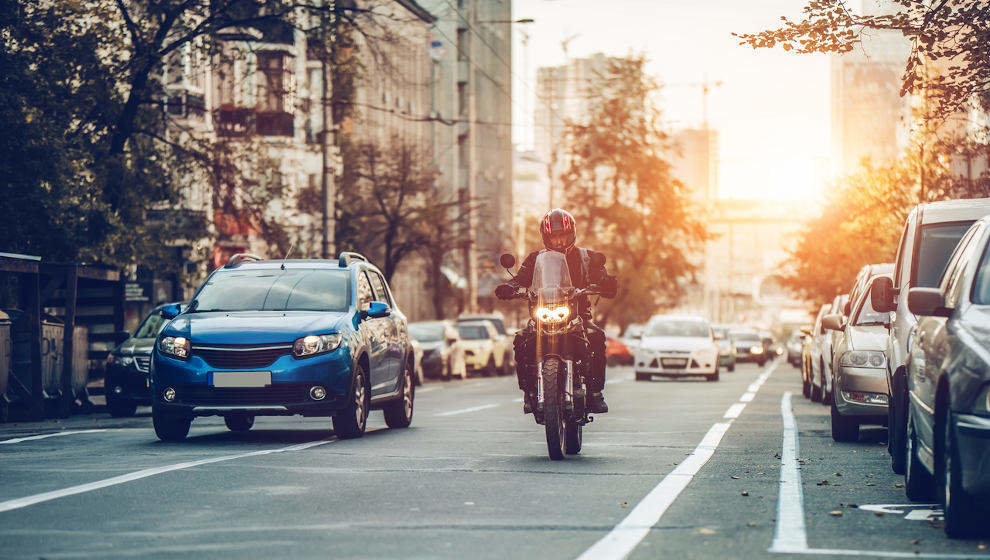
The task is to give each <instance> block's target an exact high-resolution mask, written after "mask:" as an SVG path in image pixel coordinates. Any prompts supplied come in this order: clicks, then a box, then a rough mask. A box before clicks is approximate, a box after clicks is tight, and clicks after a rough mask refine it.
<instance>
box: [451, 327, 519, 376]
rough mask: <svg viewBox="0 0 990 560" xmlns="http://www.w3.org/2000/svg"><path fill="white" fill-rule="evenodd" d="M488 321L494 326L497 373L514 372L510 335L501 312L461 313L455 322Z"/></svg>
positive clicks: (513, 354)
mask: <svg viewBox="0 0 990 560" xmlns="http://www.w3.org/2000/svg"><path fill="white" fill-rule="evenodd" d="M474 321H488V322H490V323H491V324H492V325H493V326H494V327H495V335H496V336H495V351H494V356H495V369H496V370H497V372H498V374H499V375H510V374H512V373H515V367H516V366H515V363H514V362H513V357H514V356H515V353H514V352H513V349H512V337H511V336H509V332H508V329H506V328H505V318H504V317H503V316H502V314H501V313H487V314H475V315H461V316H460V317H458V318H457V322H458V323H460V322H468V323H470V322H474Z"/></svg>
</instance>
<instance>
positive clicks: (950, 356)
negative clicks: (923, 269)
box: [905, 218, 990, 537]
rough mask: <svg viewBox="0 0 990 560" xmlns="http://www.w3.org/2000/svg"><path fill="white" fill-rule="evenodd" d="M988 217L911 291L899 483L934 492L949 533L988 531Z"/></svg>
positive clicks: (924, 496) (923, 493) (924, 495)
mask: <svg viewBox="0 0 990 560" xmlns="http://www.w3.org/2000/svg"><path fill="white" fill-rule="evenodd" d="M988 245H990V218H983V219H981V220H979V221H978V222H976V223H975V224H974V225H973V226H972V228H970V230H969V231H968V232H967V233H966V234H965V235H964V236H963V238H962V240H960V242H959V245H958V246H957V247H956V249H955V251H954V252H953V254H952V257H951V258H950V259H949V263H948V265H946V269H945V273H944V274H943V275H942V278H941V280H940V282H939V283H938V285H937V286H936V287H934V288H923V287H916V288H911V290H910V292H909V294H908V309H909V310H910V311H911V313H913V314H915V315H917V316H918V317H920V319H919V321H918V324H917V326H916V328H915V329H914V331H913V332H912V334H911V340H910V341H909V342H910V343H909V345H908V347H909V348H910V353H909V354H908V357H907V362H906V366H907V391H908V397H909V398H908V414H907V437H906V447H907V457H906V464H905V478H906V484H905V488H906V490H907V494H908V497H909V498H911V499H913V500H929V499H931V498H932V496H933V495H934V497H935V499H936V500H937V501H940V502H942V504H943V506H944V510H945V530H946V532H947V533H948V534H949V536H952V537H956V536H970V535H973V534H977V533H990V523H987V519H988V516H990V251H988Z"/></svg>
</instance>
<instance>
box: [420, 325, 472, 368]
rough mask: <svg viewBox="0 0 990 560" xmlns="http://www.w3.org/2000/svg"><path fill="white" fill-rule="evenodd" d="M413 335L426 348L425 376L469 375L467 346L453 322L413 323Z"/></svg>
mask: <svg viewBox="0 0 990 560" xmlns="http://www.w3.org/2000/svg"><path fill="white" fill-rule="evenodd" d="M409 336H410V337H411V338H412V339H413V340H416V341H418V342H419V344H420V345H421V346H422V348H423V359H422V368H423V375H424V376H425V377H430V378H440V379H444V380H448V379H451V378H453V377H460V378H461V379H464V378H466V377H467V367H466V366H465V365H464V346H463V345H462V344H461V335H460V333H458V332H457V327H456V326H455V325H454V323H453V322H452V321H423V322H420V323H409Z"/></svg>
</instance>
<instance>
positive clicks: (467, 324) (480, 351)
mask: <svg viewBox="0 0 990 560" xmlns="http://www.w3.org/2000/svg"><path fill="white" fill-rule="evenodd" d="M457 332H458V333H459V334H460V335H461V345H462V346H463V347H464V365H465V366H466V368H467V371H468V373H472V372H481V375H483V376H484V377H494V376H495V375H496V374H497V373H498V366H497V363H498V362H497V360H496V357H497V354H498V350H499V348H498V345H497V343H496V340H497V337H498V331H497V330H495V325H493V324H492V323H491V321H458V322H457Z"/></svg>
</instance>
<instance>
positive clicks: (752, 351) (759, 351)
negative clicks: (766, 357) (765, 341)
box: [749, 346, 763, 354]
mask: <svg viewBox="0 0 990 560" xmlns="http://www.w3.org/2000/svg"><path fill="white" fill-rule="evenodd" d="M749 353H750V354H762V353H763V347H762V346H750V347H749Z"/></svg>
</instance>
